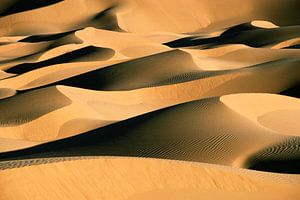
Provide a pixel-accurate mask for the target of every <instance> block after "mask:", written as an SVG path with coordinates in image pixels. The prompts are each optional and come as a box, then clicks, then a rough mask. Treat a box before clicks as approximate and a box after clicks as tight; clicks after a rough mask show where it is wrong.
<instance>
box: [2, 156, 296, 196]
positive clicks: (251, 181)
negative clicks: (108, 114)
mask: <svg viewBox="0 0 300 200" xmlns="http://www.w3.org/2000/svg"><path fill="white" fill-rule="evenodd" d="M32 171H34V172H35V173H34V174H32V173H31V172H32ZM0 177H1V188H3V190H2V191H3V192H2V197H3V198H6V199H10V198H13V197H17V198H21V199H22V198H23V199H24V198H25V199H26V198H30V197H32V194H33V193H34V194H35V195H37V196H40V195H44V196H46V198H48V199H53V198H59V199H70V198H77V199H151V198H154V197H155V198H158V199H164V198H166V197H174V198H175V199H183V198H189V199H199V195H200V196H201V198H202V196H203V197H204V199H209V198H210V199H212V198H213V199H215V198H216V199H224V198H225V199H240V198H244V197H245V199H264V198H267V199H268V198H269V199H280V198H289V199H296V198H297V196H298V195H299V191H298V190H297V188H298V186H299V176H298V175H291V176H283V175H280V174H279V175H278V174H269V173H262V172H256V171H248V170H239V169H234V170H233V169H230V168H226V167H221V166H215V165H208V164H204V163H189V162H178V161H171V160H157V159H142V158H119V157H115V158H110V157H108V158H105V157H104V158H101V157H100V158H87V159H82V160H72V161H65V162H55V163H50V164H41V165H35V166H27V167H21V168H17V169H8V170H3V171H0ZM78 180H80V181H79V182H78ZM28 183H34V184H35V187H34V188H33V187H31V186H30V184H28ZM271 185H272V186H271ZM11 190H14V193H11V192H10V191H11ZM66 191H68V192H66ZM95 191H98V192H95Z"/></svg>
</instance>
